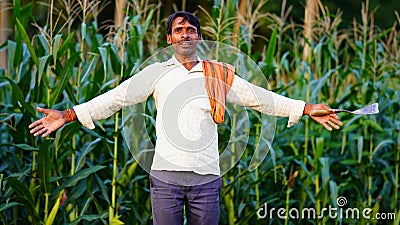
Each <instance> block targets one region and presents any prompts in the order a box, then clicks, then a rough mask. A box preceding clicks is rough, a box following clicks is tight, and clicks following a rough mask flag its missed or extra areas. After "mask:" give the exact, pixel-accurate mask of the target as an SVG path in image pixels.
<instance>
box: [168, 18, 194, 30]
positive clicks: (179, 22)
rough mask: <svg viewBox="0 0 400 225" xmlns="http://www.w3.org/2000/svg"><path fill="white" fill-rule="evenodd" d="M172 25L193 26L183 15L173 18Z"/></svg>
mask: <svg viewBox="0 0 400 225" xmlns="http://www.w3.org/2000/svg"><path fill="white" fill-rule="evenodd" d="M172 26H173V27H194V28H196V27H195V26H193V25H192V24H190V22H189V21H188V20H186V19H185V18H183V17H177V18H175V19H174V21H172Z"/></svg>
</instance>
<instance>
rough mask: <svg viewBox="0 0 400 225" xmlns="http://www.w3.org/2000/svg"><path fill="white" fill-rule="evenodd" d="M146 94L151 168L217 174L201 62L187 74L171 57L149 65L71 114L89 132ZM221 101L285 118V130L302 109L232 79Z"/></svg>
mask: <svg viewBox="0 0 400 225" xmlns="http://www.w3.org/2000/svg"><path fill="white" fill-rule="evenodd" d="M150 95H153V97H154V100H155V106H156V108H157V116H156V135H157V140H156V146H155V155H154V158H153V162H152V166H151V169H152V170H167V171H193V172H195V173H198V174H215V175H220V168H219V153H218V135H217V134H218V133H217V125H216V124H215V123H214V122H213V120H212V118H211V112H210V111H211V106H210V102H209V99H208V95H207V91H206V88H205V82H204V75H203V70H202V64H201V63H198V64H197V65H196V66H195V67H193V68H192V69H191V70H190V71H188V70H187V69H186V68H185V67H184V66H183V65H182V64H180V63H179V62H178V61H177V60H176V58H175V57H172V58H171V59H170V60H168V61H166V62H162V63H154V64H152V65H150V66H147V67H146V68H144V69H143V70H141V71H140V72H139V73H137V74H136V75H134V76H132V77H131V78H129V79H127V80H126V81H124V82H122V83H121V84H120V85H119V86H117V87H116V88H114V89H112V90H110V91H108V92H106V93H104V94H102V95H99V96H97V97H96V98H94V99H92V100H90V101H88V102H86V103H83V104H80V105H77V106H75V107H74V110H75V112H76V115H77V117H78V120H79V121H80V122H81V123H82V125H83V126H85V127H87V128H89V129H94V127H95V126H94V122H95V121H97V120H101V119H105V118H108V117H110V116H111V115H112V114H114V113H115V112H117V111H118V110H120V109H121V108H122V107H124V106H130V105H133V104H136V103H139V102H144V101H146V99H147V98H148V97H149V96H150ZM226 101H227V102H230V103H234V104H238V105H242V106H247V107H251V108H253V109H255V110H257V111H260V112H262V113H264V114H268V115H272V116H281V117H288V118H289V121H288V127H290V126H292V125H294V124H296V123H297V122H298V120H299V119H300V118H301V117H302V115H303V110H304V106H305V102H304V101H300V100H293V99H290V98H287V97H284V96H281V95H278V94H276V93H273V92H271V91H268V90H266V89H263V88H260V87H258V86H256V85H253V84H251V83H249V82H247V81H246V80H244V79H242V78H240V77H239V76H237V75H235V78H234V81H233V84H232V86H231V88H230V90H229V93H228V95H227V98H226Z"/></svg>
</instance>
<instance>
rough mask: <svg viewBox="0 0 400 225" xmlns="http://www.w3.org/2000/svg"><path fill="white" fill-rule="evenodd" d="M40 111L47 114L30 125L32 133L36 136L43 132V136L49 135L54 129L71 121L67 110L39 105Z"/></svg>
mask: <svg viewBox="0 0 400 225" xmlns="http://www.w3.org/2000/svg"><path fill="white" fill-rule="evenodd" d="M37 109H38V111H39V112H41V113H44V114H46V116H44V117H43V118H41V119H39V120H36V121H35V122H33V123H32V124H30V125H29V129H31V130H30V133H31V134H33V135H34V136H35V137H36V136H39V135H41V134H43V135H42V137H47V136H49V135H50V134H51V133H52V132H53V131H56V130H57V129H58V128H60V127H62V126H63V125H64V124H66V123H67V122H70V120H69V119H68V115H66V114H67V113H66V111H58V110H54V109H43V108H40V107H38V108H37Z"/></svg>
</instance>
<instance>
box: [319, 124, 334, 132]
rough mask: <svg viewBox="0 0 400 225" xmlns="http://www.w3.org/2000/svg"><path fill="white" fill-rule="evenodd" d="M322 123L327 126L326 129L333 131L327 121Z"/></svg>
mask: <svg viewBox="0 0 400 225" xmlns="http://www.w3.org/2000/svg"><path fill="white" fill-rule="evenodd" d="M321 124H322V125H323V126H324V127H325V129H327V130H329V131H332V127H330V126H329V125H328V124H327V123H321Z"/></svg>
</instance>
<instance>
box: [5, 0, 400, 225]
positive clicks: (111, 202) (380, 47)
mask: <svg viewBox="0 0 400 225" xmlns="http://www.w3.org/2000/svg"><path fill="white" fill-rule="evenodd" d="M78 2H80V1H78ZM89 2H90V1H89ZM239 2H240V1H233V2H232V1H215V4H214V6H213V7H212V10H211V14H209V13H207V12H209V11H210V10H207V9H206V8H205V7H201V9H202V10H203V11H204V13H205V20H204V22H203V25H204V28H203V30H204V31H205V32H204V37H205V39H208V40H217V41H219V42H223V43H227V44H231V45H234V46H235V47H237V48H240V49H241V50H242V51H243V52H246V53H247V54H248V55H249V56H250V57H251V58H252V59H254V60H255V61H256V62H257V64H258V65H259V66H260V68H261V69H262V71H263V72H264V74H265V76H266V77H267V78H268V80H269V81H270V86H271V87H272V89H273V90H274V91H276V92H278V93H280V94H282V95H285V96H289V97H292V98H297V99H308V100H309V101H311V102H325V103H327V104H329V105H330V106H331V107H335V108H336V107H341V108H346V109H357V108H360V107H362V106H364V105H367V104H369V103H373V102H378V103H379V104H380V114H378V115H374V116H354V115H346V114H343V115H341V116H340V117H341V120H342V121H343V122H344V124H345V125H344V127H343V128H342V129H341V130H339V131H333V132H328V131H325V130H324V129H323V128H322V127H321V126H319V125H316V124H315V123H313V122H311V121H309V122H308V120H307V119H306V118H304V119H302V120H301V121H300V122H299V124H297V125H296V126H295V127H293V128H290V129H287V128H286V122H287V121H286V119H278V122H277V129H276V134H275V139H274V142H273V143H272V146H271V148H270V151H269V153H270V154H268V156H267V158H266V159H265V161H264V162H263V164H262V165H261V166H260V167H259V168H257V169H255V170H254V171H250V170H248V167H249V166H250V162H251V157H252V153H253V152H254V149H255V146H257V144H258V143H259V139H258V138H259V137H258V134H259V133H260V130H259V128H260V119H259V116H258V115H257V113H250V119H249V120H250V123H251V124H252V126H251V127H252V128H251V130H250V134H251V136H250V138H249V142H248V143H247V149H246V153H245V154H243V156H242V158H241V160H240V161H239V162H238V163H237V165H236V166H235V167H234V168H233V169H232V170H231V171H229V173H228V174H226V175H225V176H224V177H223V181H224V187H223V189H222V191H221V217H220V222H221V224H255V223H259V222H261V223H269V224H285V223H286V224H296V223H298V222H299V221H296V220H288V219H287V220H282V219H279V218H277V217H276V216H275V217H273V218H272V219H270V220H268V221H267V220H266V221H260V220H259V219H258V218H257V210H258V209H259V208H260V207H262V206H263V205H264V203H268V206H271V207H274V208H277V209H278V208H298V209H302V208H305V207H309V208H310V207H311V208H315V209H322V208H324V207H325V208H326V207H328V206H334V207H337V202H336V199H337V198H338V196H345V197H346V198H347V200H348V204H347V205H346V206H348V207H355V208H358V209H363V208H366V207H369V208H371V209H373V212H374V215H375V214H376V213H377V212H381V213H382V212H390V213H396V214H397V218H396V219H397V220H396V221H397V223H398V221H399V217H400V216H398V215H400V210H399V197H398V192H399V186H398V185H399V180H398V179H399V166H398V165H399V159H400V158H399V155H400V144H399V143H400V113H399V109H400V104H399V102H400V86H399V83H400V81H399V77H400V76H399V75H400V62H399V57H398V56H399V55H400V48H399V46H398V44H397V45H396V43H399V41H400V35H399V32H398V30H399V24H398V23H399V22H400V21H397V22H394V24H393V27H392V28H390V29H387V30H380V29H379V27H374V26H373V22H374V21H373V20H368V19H365V20H363V21H362V22H361V23H360V24H356V25H355V27H353V28H352V29H351V28H349V29H346V30H339V28H338V27H339V24H340V18H341V14H340V13H338V14H337V15H333V14H330V13H329V12H326V11H324V10H323V9H320V10H322V11H323V12H324V13H322V15H321V17H320V18H318V19H319V20H318V21H317V23H316V25H315V27H314V28H313V29H314V38H313V40H305V39H304V37H303V36H302V32H303V31H302V29H301V26H299V24H295V23H294V22H290V23H289V22H287V21H286V17H285V18H280V17H278V16H277V15H273V14H269V13H268V12H267V11H266V9H265V7H258V6H259V4H261V5H263V6H264V5H268V2H267V1H260V2H257V1H250V0H248V1H246V3H247V4H246V6H249V5H250V6H252V7H248V8H247V9H246V10H247V11H246V12H245V13H244V14H240V15H239V12H240V10H239V8H238V7H240V6H239V5H238V4H236V3H239ZM234 3H235V4H234ZM32 4H33V3H29V4H27V5H24V6H23V5H21V2H20V1H14V10H13V12H14V14H13V20H14V21H15V23H14V24H15V27H14V30H15V36H14V38H13V39H12V40H8V41H7V42H6V43H4V44H3V43H0V44H2V45H1V46H0V50H7V62H6V64H7V69H4V70H3V69H0V87H1V88H0V97H1V98H0V122H1V126H0V136H1V139H0V140H1V141H0V161H1V162H2V163H1V166H0V221H1V222H3V223H4V224H123V223H124V224H151V206H150V194H149V189H148V188H149V181H148V176H147V173H146V172H145V171H143V169H141V168H140V166H139V167H138V164H137V162H136V161H134V159H132V156H131V155H130V154H129V150H128V149H127V147H126V146H125V145H124V143H123V141H122V134H121V133H122V132H121V131H122V128H123V127H122V126H121V124H123V122H122V121H121V118H120V117H119V114H117V116H116V117H115V118H114V119H108V120H104V121H98V122H97V124H96V125H97V126H96V128H95V129H94V130H87V129H86V128H83V127H82V126H81V125H80V124H79V123H78V122H74V123H70V124H68V125H66V126H64V127H63V128H62V129H60V130H58V131H57V132H56V133H55V134H53V135H52V136H51V137H50V138H48V139H42V138H34V137H33V136H32V135H31V134H29V132H28V125H29V124H30V123H31V122H32V121H34V120H36V119H37V118H39V117H41V116H42V115H37V112H36V111H35V107H36V106H42V107H51V108H55V109H60V110H64V109H65V108H67V107H71V106H73V105H76V104H79V103H82V102H85V101H88V100H90V99H91V98H93V97H95V96H97V95H99V94H101V93H104V92H106V91H108V90H110V89H111V88H113V87H115V86H116V85H117V84H118V83H119V82H121V81H122V80H125V79H126V78H127V77H129V76H132V75H133V74H134V73H133V71H136V70H137V69H138V68H139V65H140V63H141V62H143V61H144V60H145V59H146V57H148V56H149V54H150V52H151V49H153V50H154V49H158V48H161V47H162V46H159V43H161V41H160V40H158V41H159V42H154V40H153V39H151V38H148V37H147V36H146V35H147V34H148V33H151V34H159V33H162V32H163V31H161V30H162V29H161V28H160V26H158V25H154V24H155V23H159V18H156V15H158V14H159V10H161V9H160V8H158V7H155V6H154V5H147V4H134V7H130V8H129V10H128V11H127V12H126V13H127V14H126V15H127V16H126V18H125V20H124V23H123V25H122V26H121V27H116V28H115V29H114V30H113V31H114V32H113V33H112V34H110V36H107V37H103V36H102V35H100V34H99V32H98V28H97V21H96V20H93V21H89V19H88V18H90V15H91V14H92V16H93V17H94V18H95V14H96V13H97V12H96V10H97V9H96V7H93V8H92V9H93V10H91V11H88V9H89V8H90V7H89V8H87V7H86V8H83V9H82V10H83V11H84V13H83V12H80V13H83V14H84V15H85V16H84V17H82V18H81V19H82V21H79V22H80V24H78V27H77V28H76V29H75V30H72V28H71V25H70V23H69V22H68V20H66V22H65V23H66V24H67V25H65V26H64V25H59V24H57V23H54V22H53V21H50V22H49V23H53V25H54V26H50V24H46V25H43V27H37V28H38V29H39V31H40V32H39V33H37V34H35V35H34V36H32V37H30V36H29V35H28V32H27V26H28V19H29V17H31V16H30V15H31V14H32V13H34V12H31V8H32ZM76 4H78V3H76ZM91 4H92V3H91ZM93 4H95V3H93ZM78 5H79V4H78ZM131 6H132V5H131ZM70 7H71V8H73V9H76V8H77V6H76V5H75V6H70ZM224 7H226V9H227V10H224V9H225V8H224ZM78 8H79V7H78ZM66 12H70V11H68V10H66ZM51 13H52V12H51ZM77 14H78V13H77ZM73 15H74V14H69V13H68V16H70V18H69V19H70V20H69V21H72V20H74V21H75V23H77V20H75V19H76V17H74V16H73ZM368 15H372V14H370V12H368V10H365V11H363V15H362V16H364V17H365V18H373V17H371V16H370V17H368ZM282 16H286V15H282ZM243 21H245V23H243ZM261 26H265V27H268V28H269V29H270V32H271V35H270V36H269V37H260V36H258V35H257V33H256V32H257V28H260V27H261ZM260 40H261V43H263V44H264V45H265V50H261V49H255V45H254V43H255V41H258V42H260ZM304 43H309V44H310V46H311V52H312V56H311V57H309V59H307V60H306V61H303V59H302V54H301V53H302V52H303V49H304ZM150 44H151V45H150ZM147 107H148V108H147V109H146V114H147V115H145V116H146V117H150V116H151V115H153V113H154V112H153V111H154V107H152V106H151V100H149V104H148V105H147ZM231 119H234V118H231ZM235 119H237V120H240V118H235ZM148 121H149V124H150V123H151V122H152V121H151V120H150V119H149V120H148ZM153 122H154V121H153ZM239 122H240V121H239ZM229 130H230V127H229V126H228V127H227V128H224V129H221V130H220V139H221V141H222V142H223V141H224V140H226V139H227V137H228V138H229V134H227V132H228V133H229ZM149 136H151V137H153V136H154V129H149ZM222 144H223V143H222ZM140 145H141V143H137V146H140ZM264 147H265V148H268V147H269V146H264ZM396 221H394V220H392V221H390V222H392V223H394V224H395V223H396ZM307 222H309V223H310V224H324V223H328V222H333V223H335V224H341V223H343V224H360V223H361V224H367V223H375V222H376V221H375V222H374V221H368V220H352V219H343V220H341V219H333V220H332V221H330V220H329V218H324V219H323V220H322V219H321V220H318V219H316V220H311V221H307ZM379 222H381V221H379ZM379 222H378V224H379ZM383 222H385V221H383Z"/></svg>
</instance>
